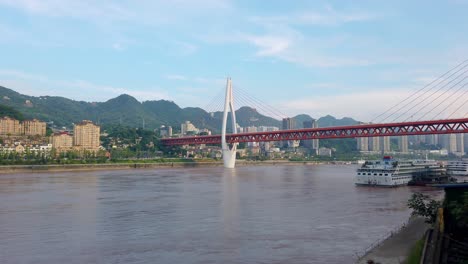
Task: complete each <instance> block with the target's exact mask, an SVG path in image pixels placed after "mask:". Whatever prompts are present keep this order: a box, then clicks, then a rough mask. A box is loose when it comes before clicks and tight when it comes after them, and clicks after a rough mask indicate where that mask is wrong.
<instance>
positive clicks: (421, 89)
mask: <svg viewBox="0 0 468 264" xmlns="http://www.w3.org/2000/svg"><path fill="white" fill-rule="evenodd" d="M466 62H468V59H467V60H464V61H463V62H461V63H460V64H458V65H457V66H455V67H453V68H452V69H450V70H448V71H447V72H445V73H444V74H442V75H441V76H439V77H438V78H437V79H435V80H433V81H432V82H430V83H428V84H426V85H425V86H424V87H422V88H420V89H419V90H417V91H416V92H414V93H413V94H411V95H410V96H408V97H407V98H405V99H404V100H402V101H400V102H398V103H397V104H395V105H394V106H392V107H390V108H388V109H387V110H386V111H385V112H383V113H382V114H380V115H378V116H376V117H375V118H373V119H372V120H371V121H370V122H371V123H372V122H374V121H375V120H377V119H378V118H379V117H381V116H384V115H386V114H387V113H388V112H390V111H391V110H393V109H394V108H395V107H397V106H398V105H400V104H402V103H404V102H405V101H407V100H409V99H410V98H411V97H413V96H414V95H416V94H417V93H419V92H421V91H423V90H424V89H426V88H427V87H429V86H431V85H432V84H434V83H435V82H437V81H438V80H440V79H442V78H443V77H444V76H445V75H447V74H449V73H450V72H452V71H453V70H455V69H456V68H458V67H460V66H461V65H463V64H465V63H466ZM466 66H467V65H465V66H464V67H466ZM464 67H463V68H464ZM463 68H462V69H463ZM457 72H458V71H457ZM451 76H453V74H452V75H451ZM451 76H449V77H448V78H450V77H451ZM398 111H399V110H398ZM392 115H393V114H391V115H390V116H392ZM390 116H388V117H390ZM388 117H387V118H388ZM387 118H385V119H387ZM385 119H384V120H385ZM382 122H383V121H382Z"/></svg>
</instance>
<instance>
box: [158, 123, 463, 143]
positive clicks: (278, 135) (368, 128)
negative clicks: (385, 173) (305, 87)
mask: <svg viewBox="0 0 468 264" xmlns="http://www.w3.org/2000/svg"><path fill="white" fill-rule="evenodd" d="M452 133H468V118H460V119H446V120H431V121H414V122H402V123H387V124H362V125H353V126H338V127H325V128H308V129H297V130H280V131H272V132H254V133H240V134H230V135H227V136H226V140H227V142H228V143H240V142H264V141H283V140H307V139H325V138H357V137H383V136H405V135H429V134H452ZM162 142H163V143H164V144H166V145H192V144H195V145H196V144H220V143H221V135H211V136H194V137H181V138H164V139H162Z"/></svg>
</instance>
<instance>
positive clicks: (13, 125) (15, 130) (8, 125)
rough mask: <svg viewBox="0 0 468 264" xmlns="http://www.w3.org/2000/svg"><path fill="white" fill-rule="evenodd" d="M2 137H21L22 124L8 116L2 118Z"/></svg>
mask: <svg viewBox="0 0 468 264" xmlns="http://www.w3.org/2000/svg"><path fill="white" fill-rule="evenodd" d="M0 135H12V136H16V135H21V125H20V122H19V121H18V120H16V119H14V118H11V117H7V116H5V117H2V118H0Z"/></svg>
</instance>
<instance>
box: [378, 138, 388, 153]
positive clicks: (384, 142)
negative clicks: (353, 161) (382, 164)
mask: <svg viewBox="0 0 468 264" xmlns="http://www.w3.org/2000/svg"><path fill="white" fill-rule="evenodd" d="M379 140H380V144H381V146H380V150H381V151H383V152H390V137H389V136H386V137H380V138H379Z"/></svg>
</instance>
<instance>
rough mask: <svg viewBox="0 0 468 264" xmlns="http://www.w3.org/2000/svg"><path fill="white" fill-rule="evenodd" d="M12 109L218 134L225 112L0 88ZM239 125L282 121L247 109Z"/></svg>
mask: <svg viewBox="0 0 468 264" xmlns="http://www.w3.org/2000/svg"><path fill="white" fill-rule="evenodd" d="M1 105H4V106H8V107H12V108H14V109H15V110H17V111H18V112H19V113H21V114H22V115H23V116H24V118H37V119H40V120H43V121H46V122H53V124H54V125H56V126H58V127H68V128H70V127H71V126H72V124H73V123H76V122H79V121H81V120H84V119H87V120H92V121H94V122H96V123H99V124H101V125H104V126H105V125H113V124H124V125H127V126H131V127H142V126H143V123H144V126H145V128H147V129H155V128H159V127H160V126H161V125H166V126H167V125H169V126H172V127H173V128H175V129H176V130H178V128H180V124H181V123H183V122H185V121H187V120H188V121H191V122H192V123H193V124H194V125H195V126H196V127H198V128H208V129H210V130H212V131H213V132H215V133H217V132H219V130H220V124H221V119H222V112H215V113H208V112H206V111H205V110H203V109H201V108H198V107H186V108H181V107H179V106H178V105H177V104H176V103H174V102H172V101H167V100H156V101H144V102H139V101H138V100H136V99H135V98H134V97H132V96H130V95H127V94H122V95H120V96H118V97H116V98H112V99H110V100H108V101H106V102H84V101H75V100H71V99H68V98H64V97H59V96H38V97H37V96H28V95H24V94H20V93H18V92H16V91H14V90H11V89H8V88H5V87H2V86H0V106H1ZM294 118H295V119H296V128H302V122H303V121H306V120H312V119H313V118H312V117H311V116H309V115H306V114H301V115H297V116H295V117H294ZM236 119H237V123H238V124H239V125H240V126H242V127H246V126H276V127H280V128H281V120H277V119H274V118H272V117H269V116H265V115H262V114H261V113H259V112H258V111H257V110H256V109H254V108H252V107H249V106H243V107H241V108H239V109H238V110H236ZM317 122H318V126H319V127H327V126H340V125H353V124H357V123H358V121H356V120H354V119H352V118H349V117H345V118H342V119H337V118H335V117H333V116H330V115H327V116H324V117H321V118H319V119H318V120H317Z"/></svg>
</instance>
